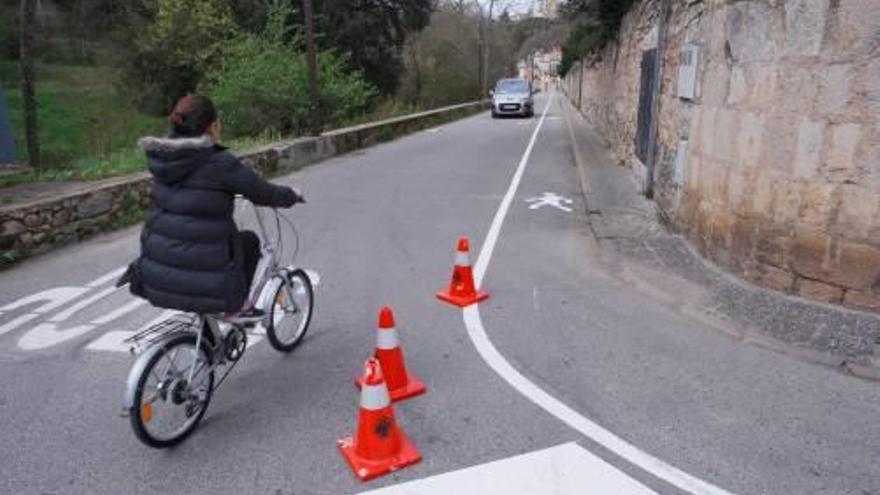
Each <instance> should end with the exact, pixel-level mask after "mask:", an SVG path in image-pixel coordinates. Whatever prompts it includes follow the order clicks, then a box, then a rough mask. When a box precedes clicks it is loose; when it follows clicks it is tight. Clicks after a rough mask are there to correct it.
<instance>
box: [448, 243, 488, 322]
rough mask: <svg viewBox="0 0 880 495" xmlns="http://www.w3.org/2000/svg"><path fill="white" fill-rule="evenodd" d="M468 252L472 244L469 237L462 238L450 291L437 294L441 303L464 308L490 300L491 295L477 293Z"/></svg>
mask: <svg viewBox="0 0 880 495" xmlns="http://www.w3.org/2000/svg"><path fill="white" fill-rule="evenodd" d="M468 251H470V243H469V242H468V240H467V237H462V238H461V239H459V240H458V253H457V254H456V255H455V268H453V269H452V282H451V283H450V284H449V290H448V291H447V292H440V293H438V294H437V298H438V299H440V300H441V301H446V302H448V303H451V304H454V305H456V306H460V307H462V308H463V307H465V306H470V305H471V304H474V303H478V302H480V301H485V300H486V299H488V298H489V294H486V293H485V292H477V288H476V286H475V284H474V273H473V270H472V269H471V262H470V259H469V256H468Z"/></svg>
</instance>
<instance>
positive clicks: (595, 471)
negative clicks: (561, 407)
mask: <svg viewBox="0 0 880 495" xmlns="http://www.w3.org/2000/svg"><path fill="white" fill-rule="evenodd" d="M453 493H479V494H484V495H489V494H493V495H496V494H497V495H535V494H541V495H544V494H548V495H549V494H554V495H656V493H655V492H653V491H651V490H650V489H649V488H647V487H646V486H644V485H642V484H640V483H639V482H637V481H635V480H633V479H631V478H629V477H628V476H627V475H625V474H624V473H622V472H620V471H619V470H617V469H616V468H614V467H613V466H611V465H610V464H608V463H607V462H605V461H603V460H602V459H600V458H598V457H596V456H595V455H593V454H591V453H589V452H587V451H586V450H585V449H584V448H582V447H581V446H579V445H577V444H575V443H567V444H564V445H559V446H557V447H552V448H549V449H544V450H539V451H537V452H530V453H528V454H523V455H519V456H515V457H510V458H508V459H502V460H499V461H494V462H489V463H486V464H482V465H479V466H473V467H469V468H466V469H462V470H460V471H453V472H451V473H444V474H440V475H437V476H432V477H430V478H425V479H421V480H416V481H410V482H408V483H401V484H399V485H394V486H390V487H386V488H380V489H378V490H372V491H369V492H365V493H363V494H361V495H449V494H453Z"/></svg>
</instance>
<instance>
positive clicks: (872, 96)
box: [865, 58, 880, 115]
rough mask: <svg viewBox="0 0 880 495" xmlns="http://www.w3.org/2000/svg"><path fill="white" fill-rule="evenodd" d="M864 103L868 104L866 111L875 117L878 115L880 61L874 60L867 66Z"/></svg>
mask: <svg viewBox="0 0 880 495" xmlns="http://www.w3.org/2000/svg"><path fill="white" fill-rule="evenodd" d="M865 102H866V103H867V104H868V110H869V111H870V112H871V113H873V114H874V115H877V114H878V113H880V59H878V58H874V59H873V61H871V63H869V64H868V68H867V75H866V84H865Z"/></svg>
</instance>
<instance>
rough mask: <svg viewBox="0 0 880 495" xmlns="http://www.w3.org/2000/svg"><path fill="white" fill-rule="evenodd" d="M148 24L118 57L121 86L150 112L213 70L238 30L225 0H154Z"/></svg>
mask: <svg viewBox="0 0 880 495" xmlns="http://www.w3.org/2000/svg"><path fill="white" fill-rule="evenodd" d="M153 14H154V18H153V20H152V23H151V24H150V26H149V27H148V28H147V29H146V30H145V31H144V32H143V33H142V34H141V35H140V36H138V37H136V38H135V39H133V40H131V41H130V42H131V46H130V47H128V50H123V52H124V53H125V55H124V59H123V60H122V61H121V67H122V72H123V78H122V84H121V87H120V89H121V90H125V91H126V93H127V94H129V95H131V96H132V98H133V99H134V100H135V101H136V103H138V105H139V106H140V108H142V109H143V110H145V111H148V112H150V113H155V114H166V113H167V112H168V111H169V110H170V109H171V107H172V106H173V105H174V103H175V102H176V101H177V100H178V99H179V98H180V97H182V96H184V95H186V94H187V93H191V92H192V91H194V90H195V89H196V87H197V86H198V84H199V82H200V81H201V80H202V77H203V76H204V74H205V73H207V72H209V71H211V70H214V69H215V68H216V66H217V65H218V64H219V63H220V61H221V58H222V48H223V47H224V45H225V43H227V42H228V40H230V39H234V38H236V37H237V36H238V35H239V29H238V26H237V25H236V24H235V21H234V19H233V15H232V10H231V7H230V4H229V0H156V3H155V11H154V12H153Z"/></svg>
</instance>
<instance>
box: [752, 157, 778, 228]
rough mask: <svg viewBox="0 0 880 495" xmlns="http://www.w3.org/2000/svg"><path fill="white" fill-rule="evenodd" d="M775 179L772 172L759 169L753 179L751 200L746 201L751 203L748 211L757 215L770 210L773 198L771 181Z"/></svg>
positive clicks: (767, 212)
mask: <svg viewBox="0 0 880 495" xmlns="http://www.w3.org/2000/svg"><path fill="white" fill-rule="evenodd" d="M775 180H776V179H775V178H774V176H773V174H770V173H769V172H767V171H766V170H760V169H759V171H758V173H757V174H756V176H755V180H754V186H753V189H752V200H751V201H750V202H748V203H749V204H750V205H751V208H750V209H749V210H748V211H750V212H751V213H753V214H755V215H757V216H764V215H767V214H769V213H770V212H771V210H772V208H773V198H774V188H773V183H774V181H775Z"/></svg>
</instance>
